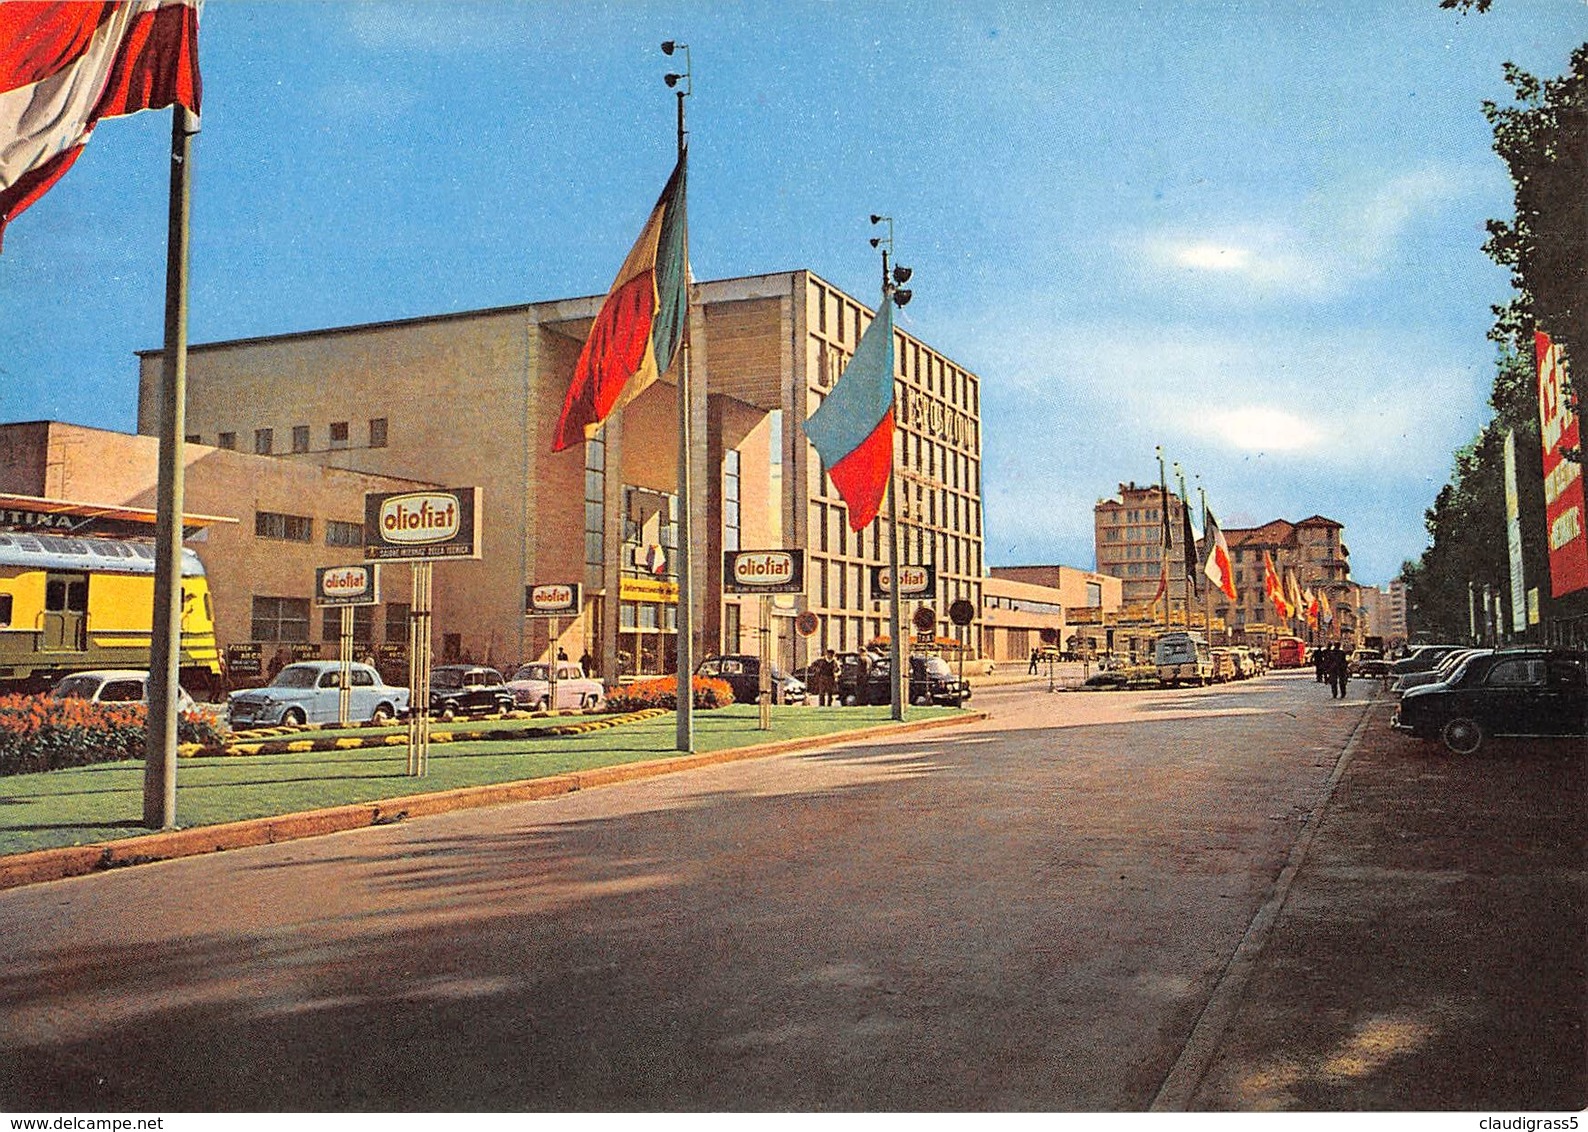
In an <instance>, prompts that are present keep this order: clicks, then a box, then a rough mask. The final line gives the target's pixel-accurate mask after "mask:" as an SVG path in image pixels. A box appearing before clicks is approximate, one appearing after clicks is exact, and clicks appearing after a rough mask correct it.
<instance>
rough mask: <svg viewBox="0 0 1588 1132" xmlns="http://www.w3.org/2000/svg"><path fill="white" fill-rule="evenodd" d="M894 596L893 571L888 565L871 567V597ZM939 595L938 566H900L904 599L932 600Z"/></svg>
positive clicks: (900, 582) (881, 599) (900, 580)
mask: <svg viewBox="0 0 1588 1132" xmlns="http://www.w3.org/2000/svg"><path fill="white" fill-rule="evenodd" d="M892 596H893V571H892V570H890V569H889V568H888V567H886V566H873V567H872V568H871V599H872V600H873V601H886V600H887V599H888V598H890V597H892ZM936 596H937V567H936V566H900V567H899V597H900V599H901V600H904V601H930V600H932V599H933V598H935V597H936Z"/></svg>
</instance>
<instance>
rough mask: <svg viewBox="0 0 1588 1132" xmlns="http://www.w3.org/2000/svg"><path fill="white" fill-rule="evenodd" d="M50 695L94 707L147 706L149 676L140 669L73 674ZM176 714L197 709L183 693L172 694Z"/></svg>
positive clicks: (98, 670)
mask: <svg viewBox="0 0 1588 1132" xmlns="http://www.w3.org/2000/svg"><path fill="white" fill-rule="evenodd" d="M50 695H51V696H53V697H54V698H55V699H57V700H67V699H72V700H88V701H89V702H90V703H96V704H146V703H148V702H149V673H148V671H147V670H146V669H141V668H99V669H94V670H93V671H91V672H74V673H72V674H71V675H70V676H67V677H65V678H63V679H62V680H61V682H60V683H58V684H56V685H55V687H54V688H52V689H51V690H50ZM176 707H177V710H178V711H194V710H196V709H197V707H198V705H197V704H195V703H194V702H193V697H192V696H190V695H188V694H187V690H186V689H185V688H182V687H180V686H179V687H178V688H177V690H176Z"/></svg>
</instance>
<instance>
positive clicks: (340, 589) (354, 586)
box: [314, 565, 380, 727]
mask: <svg viewBox="0 0 1588 1132" xmlns="http://www.w3.org/2000/svg"><path fill="white" fill-rule="evenodd" d="M314 603H315V604H316V605H319V606H322V607H327V608H335V607H340V608H341V610H342V633H341V642H340V643H341V660H342V667H341V670H340V673H339V676H338V681H337V690H336V719H337V722H338V723H340V724H342V725H343V726H344V727H345V726H347V722H348V716H349V715H350V714H351V707H352V700H353V607H354V606H357V605H378V604H380V567H379V566H364V565H359V566H326V567H322V568H320V569H318V570H316V571H315V572H314Z"/></svg>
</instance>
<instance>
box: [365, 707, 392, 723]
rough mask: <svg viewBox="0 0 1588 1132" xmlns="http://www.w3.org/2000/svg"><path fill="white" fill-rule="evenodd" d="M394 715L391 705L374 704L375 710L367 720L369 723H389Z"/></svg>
mask: <svg viewBox="0 0 1588 1132" xmlns="http://www.w3.org/2000/svg"><path fill="white" fill-rule="evenodd" d="M396 714H397V713H396V712H395V711H393V710H392V706H391V704H376V705H375V710H374V711H372V712H370V713H369V719H370V722H371V723H390V722H391V720H392V718H393V717H394V716H395V715H396Z"/></svg>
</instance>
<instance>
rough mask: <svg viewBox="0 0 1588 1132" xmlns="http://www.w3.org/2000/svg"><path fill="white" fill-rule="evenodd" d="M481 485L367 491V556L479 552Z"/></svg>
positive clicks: (473, 555) (388, 557)
mask: <svg viewBox="0 0 1588 1132" xmlns="http://www.w3.org/2000/svg"><path fill="white" fill-rule="evenodd" d="M479 496H480V489H479V488H477V487H448V488H437V489H435V490H433V491H402V492H387V493H374V492H371V493H370V494H368V495H366V496H364V561H365V562H388V561H398V560H402V561H414V560H434V559H450V558H478V557H480V542H479V538H478V532H477V531H476V526H475V516H476V515H477V514H478V511H479V502H480V499H479Z"/></svg>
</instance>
